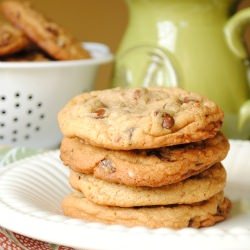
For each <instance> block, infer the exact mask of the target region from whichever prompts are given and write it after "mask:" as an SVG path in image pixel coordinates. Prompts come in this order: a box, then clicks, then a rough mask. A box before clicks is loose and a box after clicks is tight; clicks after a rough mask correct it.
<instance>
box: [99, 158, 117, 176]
mask: <svg viewBox="0 0 250 250" xmlns="http://www.w3.org/2000/svg"><path fill="white" fill-rule="evenodd" d="M98 166H99V167H100V168H102V169H103V170H104V172H106V173H108V174H112V173H114V172H115V171H116V168H115V167H114V166H113V164H112V161H111V160H109V159H103V160H101V161H100V162H99V164H98Z"/></svg>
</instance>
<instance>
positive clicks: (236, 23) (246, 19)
mask: <svg viewBox="0 0 250 250" xmlns="http://www.w3.org/2000/svg"><path fill="white" fill-rule="evenodd" d="M248 24H250V8H246V9H243V10H241V11H239V12H237V13H236V14H235V15H234V16H232V17H231V18H230V19H229V20H228V22H227V23H226V25H225V27H224V33H225V38H226V42H227V44H228V47H229V48H230V50H231V51H232V52H233V53H234V55H235V56H237V57H238V58H240V59H247V57H248V53H247V50H246V47H245V46H244V43H243V42H242V37H243V32H244V29H245V27H246V25H248ZM247 123H250V100H247V101H246V102H244V103H243V104H242V105H241V107H240V110H239V119H238V127H239V130H242V129H243V128H244V127H245V125H246V124H247Z"/></svg>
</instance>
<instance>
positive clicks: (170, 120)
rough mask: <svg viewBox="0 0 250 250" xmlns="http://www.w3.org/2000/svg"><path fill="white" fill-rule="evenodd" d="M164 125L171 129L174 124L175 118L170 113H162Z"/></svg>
mask: <svg viewBox="0 0 250 250" xmlns="http://www.w3.org/2000/svg"><path fill="white" fill-rule="evenodd" d="M162 118H163V120H162V127H163V128H166V129H170V128H172V127H173V126H174V123H175V122H174V118H173V117H172V116H171V115H169V114H168V113H163V114H162Z"/></svg>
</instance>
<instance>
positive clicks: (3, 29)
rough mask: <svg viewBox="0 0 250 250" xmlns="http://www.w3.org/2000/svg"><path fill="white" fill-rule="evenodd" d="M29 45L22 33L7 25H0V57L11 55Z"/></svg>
mask: <svg viewBox="0 0 250 250" xmlns="http://www.w3.org/2000/svg"><path fill="white" fill-rule="evenodd" d="M30 45H31V42H30V40H29V39H28V38H27V37H26V36H25V35H24V34H23V32H22V31H20V30H18V29H16V28H15V27H13V26H12V25H10V24H8V23H0V56H6V55H11V54H13V53H16V52H19V51H20V50H23V49H25V48H28V47H29V46H30Z"/></svg>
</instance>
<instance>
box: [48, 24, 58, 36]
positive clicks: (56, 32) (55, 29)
mask: <svg viewBox="0 0 250 250" xmlns="http://www.w3.org/2000/svg"><path fill="white" fill-rule="evenodd" d="M46 30H47V31H48V32H49V33H51V34H52V35H54V36H58V34H59V32H58V29H57V28H56V27H54V25H50V26H47V27H46Z"/></svg>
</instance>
